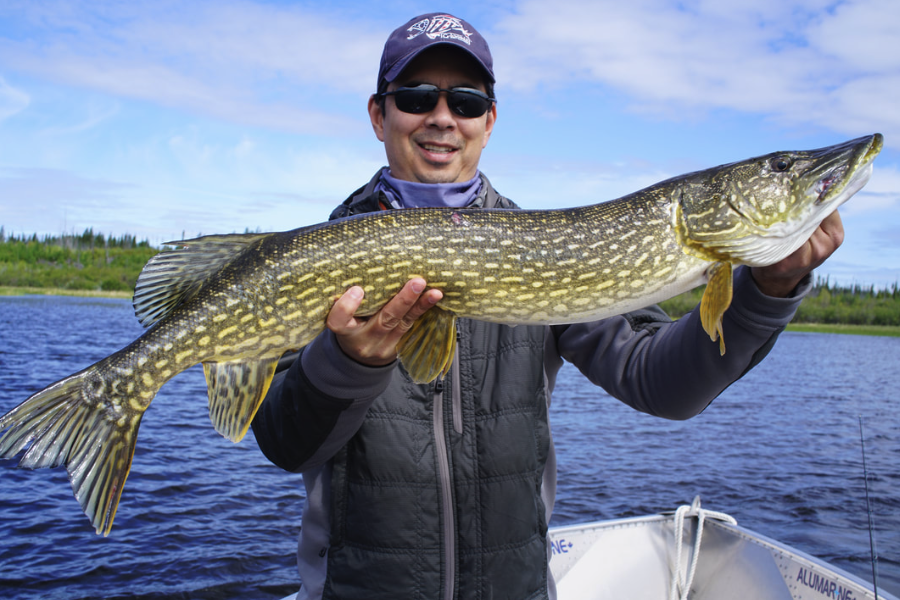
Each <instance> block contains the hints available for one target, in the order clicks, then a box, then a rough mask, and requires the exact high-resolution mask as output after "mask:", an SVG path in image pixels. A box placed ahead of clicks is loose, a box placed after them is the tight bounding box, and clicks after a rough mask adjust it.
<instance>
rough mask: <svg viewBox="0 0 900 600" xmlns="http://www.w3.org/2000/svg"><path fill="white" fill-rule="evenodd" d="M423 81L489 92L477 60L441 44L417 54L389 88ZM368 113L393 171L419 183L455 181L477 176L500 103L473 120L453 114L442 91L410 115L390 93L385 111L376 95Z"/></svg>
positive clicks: (399, 177)
mask: <svg viewBox="0 0 900 600" xmlns="http://www.w3.org/2000/svg"><path fill="white" fill-rule="evenodd" d="M421 84H431V85H436V86H437V87H439V88H443V89H452V88H456V87H467V88H474V89H477V90H481V91H486V90H485V86H484V80H483V72H482V71H481V68H480V67H479V66H478V63H476V62H475V61H474V59H472V58H471V57H470V56H468V55H467V54H466V53H464V52H463V51H461V50H458V49H453V48H450V47H442V46H438V47H436V48H434V49H431V50H426V51H425V52H423V53H422V54H420V55H419V56H418V57H416V59H415V60H414V61H413V62H411V63H410V64H409V66H408V67H406V69H404V70H403V72H402V73H401V74H400V76H399V77H398V78H397V79H396V80H394V81H393V82H391V84H390V85H389V86H388V91H393V90H396V89H397V88H399V87H415V86H417V85H421ZM369 117H370V118H371V120H372V127H373V128H374V129H375V135H376V136H378V139H379V140H381V141H382V142H384V148H385V152H386V153H387V159H388V165H389V166H390V168H391V175H393V176H394V177H396V178H397V179H403V180H405V181H415V182H419V183H455V182H462V181H469V180H470V179H472V178H473V177H475V172H476V170H477V169H478V161H479V159H480V158H481V151H482V149H484V147H485V146H487V143H488V139H490V137H491V131H492V130H493V128H494V121H495V120H496V118H497V106H496V104H492V105H491V108H490V110H488V111H487V112H486V113H485V114H484V115H482V116H480V117H476V118H474V119H469V118H465V117H461V116H459V115H457V114H455V113H454V112H452V111H451V110H450V108H449V107H448V106H447V95H446V94H441V97H440V99H439V100H438V103H437V106H435V107H434V110H432V111H431V112H428V113H422V114H409V113H405V112H402V111H400V110H398V109H397V106H396V104H395V103H394V97H393V96H388V97H387V98H385V106H384V113H382V111H381V107H380V106H379V105H378V102H377V99H376V98H375V97H374V96H373V97H372V98H370V99H369Z"/></svg>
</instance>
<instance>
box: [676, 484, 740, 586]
mask: <svg viewBox="0 0 900 600" xmlns="http://www.w3.org/2000/svg"><path fill="white" fill-rule="evenodd" d="M685 517H697V532H696V534H695V535H694V548H693V552H692V554H691V557H690V559H689V560H688V564H687V565H685V568H684V569H682V565H681V545H682V540H683V538H684V518H685ZM707 518H709V519H716V520H718V521H724V522H726V523H730V524H731V525H737V520H735V519H734V517H732V516H731V515H727V514H725V513H721V512H716V511H713V510H705V509H702V508H700V496H697V497H696V498H694V501H693V502H692V503H691V505H690V506H688V505H684V506H679V507H678V510H676V511H675V570H674V571H673V572H672V587H671V589H670V591H669V599H670V600H688V594H689V593H690V591H691V585H692V584H693V583H694V574H695V573H696V572H697V563H698V562H699V559H700V540H701V538H702V537H703V522H704V521H705V520H706V519H707Z"/></svg>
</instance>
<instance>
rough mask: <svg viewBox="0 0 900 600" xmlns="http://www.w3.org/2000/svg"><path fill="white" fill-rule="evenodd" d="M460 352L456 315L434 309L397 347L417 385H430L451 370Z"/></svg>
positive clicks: (431, 309)
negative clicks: (454, 357)
mask: <svg viewBox="0 0 900 600" xmlns="http://www.w3.org/2000/svg"><path fill="white" fill-rule="evenodd" d="M455 351H456V315H455V314H454V313H452V312H450V311H448V310H444V309H442V308H438V307H437V306H433V307H432V308H430V309H428V312H426V313H425V314H424V315H422V316H421V317H419V319H418V320H417V321H416V322H415V323H413V326H412V328H410V330H409V331H407V332H406V335H404V336H403V337H402V338H401V339H400V343H399V344H397V355H398V356H399V357H400V362H401V363H403V366H404V367H405V368H406V371H407V373H409V376H410V377H412V379H413V381H415V382H416V383H428V382H430V381H434V380H435V379H437V378H438V376H441V375H444V374H446V373H447V371H449V370H450V364H451V363H452V362H453V353H454V352H455Z"/></svg>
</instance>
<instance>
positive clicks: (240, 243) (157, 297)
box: [133, 233, 270, 327]
mask: <svg viewBox="0 0 900 600" xmlns="http://www.w3.org/2000/svg"><path fill="white" fill-rule="evenodd" d="M268 235H270V234H265V233H263V234H259V233H249V234H232V235H208V236H205V237H201V238H197V239H193V240H182V241H180V242H166V245H167V246H180V248H178V249H176V250H168V251H165V252H160V253H159V254H157V255H155V256H154V257H153V258H151V259H150V260H148V261H147V264H146V265H144V268H143V270H142V271H141V274H140V276H139V277H138V280H137V283H136V284H135V286H134V299H133V304H134V314H135V316H136V317H137V318H138V321H140V322H141V325H143V326H144V327H150V326H151V325H153V324H154V323H156V322H157V321H159V320H160V319H162V318H163V317H165V316H167V315H169V314H171V312H172V311H173V310H175V309H176V308H178V307H179V306H181V305H182V304H183V303H185V302H187V301H189V300H190V299H191V298H193V297H194V296H196V295H197V293H198V292H199V291H200V288H201V287H203V284H204V283H206V282H207V281H208V280H209V279H210V277H213V276H214V275H216V274H218V273H219V271H221V270H222V268H223V267H225V265H227V264H229V263H230V262H232V261H233V260H235V259H236V258H237V257H238V256H240V255H241V253H243V251H244V250H246V249H247V248H249V247H250V246H251V245H253V244H254V243H256V242H257V241H259V240H260V239H262V238H264V237H267V236H268Z"/></svg>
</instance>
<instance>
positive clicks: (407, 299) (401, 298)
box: [378, 278, 425, 331]
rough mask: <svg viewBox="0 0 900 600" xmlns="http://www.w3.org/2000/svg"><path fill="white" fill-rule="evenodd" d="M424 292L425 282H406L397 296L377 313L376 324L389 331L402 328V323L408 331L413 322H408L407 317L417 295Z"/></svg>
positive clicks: (414, 304) (418, 280)
mask: <svg viewBox="0 0 900 600" xmlns="http://www.w3.org/2000/svg"><path fill="white" fill-rule="evenodd" d="M424 290H425V280H424V279H420V278H415V279H410V280H409V281H407V282H406V285H404V286H403V288H402V289H401V290H400V291H399V292H397V295H396V296H394V297H393V298H391V299H390V300H389V301H388V303H387V304H385V305H384V307H383V308H382V309H381V310H380V311H379V313H378V323H379V324H380V325H381V327H382V328H384V329H385V330H386V331H390V330H393V329H396V328H397V327H398V326H401V327H403V326H404V323H407V324H406V325H405V329H409V327H411V326H412V323H413V321H415V318H413V319H412V320H408V319H409V318H408V316H407V315H409V313H410V311H411V310H412V309H413V307H415V306H416V302H417V301H418V300H419V295H420V294H421V293H422V292H423V291H424Z"/></svg>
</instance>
